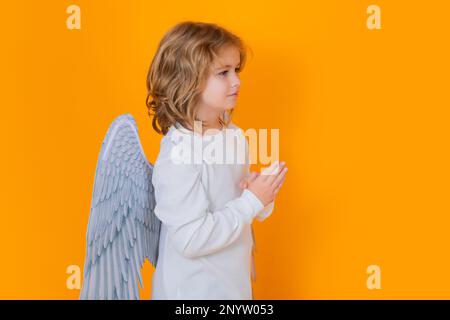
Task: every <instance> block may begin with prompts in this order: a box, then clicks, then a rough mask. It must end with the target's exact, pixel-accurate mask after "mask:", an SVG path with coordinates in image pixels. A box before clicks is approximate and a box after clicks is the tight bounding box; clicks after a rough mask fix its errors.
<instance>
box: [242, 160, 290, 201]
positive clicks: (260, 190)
mask: <svg viewBox="0 0 450 320" xmlns="http://www.w3.org/2000/svg"><path fill="white" fill-rule="evenodd" d="M287 171H288V168H287V167H286V162H284V161H283V162H281V163H280V164H279V166H278V162H277V161H276V162H274V163H272V165H271V166H269V167H268V168H265V169H264V170H263V171H262V173H261V174H259V173H258V172H252V173H251V174H250V176H249V177H248V178H247V179H246V180H243V181H241V183H240V184H239V186H240V187H241V188H242V189H246V188H248V189H249V190H250V191H251V192H253V193H254V194H255V195H256V196H257V197H258V198H259V200H261V202H262V203H263V205H264V206H266V205H268V204H269V203H271V202H272V201H273V200H274V199H275V197H276V195H277V193H278V191H279V190H280V188H281V186H282V185H283V182H284V180H285V179H286V172H287Z"/></svg>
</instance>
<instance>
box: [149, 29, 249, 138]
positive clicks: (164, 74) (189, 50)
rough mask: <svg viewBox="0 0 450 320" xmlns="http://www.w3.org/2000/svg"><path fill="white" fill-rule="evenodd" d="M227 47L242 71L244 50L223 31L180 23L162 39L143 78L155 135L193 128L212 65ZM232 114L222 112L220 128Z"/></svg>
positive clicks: (241, 44)
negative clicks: (236, 53) (234, 53)
mask: <svg viewBox="0 0 450 320" xmlns="http://www.w3.org/2000/svg"><path fill="white" fill-rule="evenodd" d="M228 45H232V46H234V47H235V48H237V49H238V51H239V54H240V71H242V70H243V68H244V65H245V62H246V60H247V48H248V47H247V46H246V44H245V43H244V42H243V41H242V40H241V39H240V38H239V37H238V36H236V35H234V34H233V33H231V32H230V31H228V30H226V29H224V28H223V27H220V26H218V25H216V24H213V23H205V22H193V21H184V22H181V23H178V24H177V25H175V26H174V27H173V28H172V29H170V30H169V31H168V32H167V33H166V34H165V35H164V36H163V38H162V39H161V41H160V43H159V46H158V49H157V51H156V54H155V56H154V58H153V60H152V62H151V65H150V68H149V71H148V74H147V99H146V105H147V108H148V114H149V116H150V117H152V116H153V120H152V126H153V129H154V130H155V131H156V132H158V133H159V134H163V135H166V134H167V132H168V130H169V128H170V126H172V125H175V124H176V123H177V122H178V123H180V124H181V125H182V126H183V127H185V128H193V127H194V121H195V120H198V117H197V110H196V106H197V105H198V102H199V99H200V95H201V93H202V90H203V88H204V85H205V83H206V80H207V78H208V76H209V74H210V71H211V68H212V64H213V61H215V59H216V58H217V57H218V52H219V51H220V49H221V48H223V47H224V46H228ZM227 112H228V114H227ZM232 112H233V110H232V109H231V110H228V111H225V112H224V114H223V116H222V118H221V119H219V121H220V123H221V125H225V126H227V125H228V123H229V122H230V121H231V114H232Z"/></svg>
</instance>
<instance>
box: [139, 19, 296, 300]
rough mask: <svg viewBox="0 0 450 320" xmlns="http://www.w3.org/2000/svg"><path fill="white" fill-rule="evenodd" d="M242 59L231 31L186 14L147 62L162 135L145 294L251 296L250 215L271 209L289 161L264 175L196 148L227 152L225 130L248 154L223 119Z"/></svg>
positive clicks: (150, 102)
mask: <svg viewBox="0 0 450 320" xmlns="http://www.w3.org/2000/svg"><path fill="white" fill-rule="evenodd" d="M245 61H246V49H245V45H244V44H243V42H242V41H241V39H240V38H238V37H237V36H236V35H234V34H232V33H231V32H229V31H227V30H225V29H224V28H222V27H220V26H218V25H216V24H210V23H202V22H190V21H187V22H182V23H179V24H178V25H176V26H175V27H173V28H172V29H171V30H169V31H168V32H167V33H166V34H165V35H164V37H163V39H162V40H161V42H160V44H159V47H158V49H157V52H156V54H155V57H154V59H153V61H152V63H151V66H150V69H149V72H148V78H147V88H148V97H147V106H148V108H149V114H150V115H151V116H153V121H152V125H153V128H154V130H156V131H157V132H158V133H160V134H162V135H163V138H162V139H161V145H160V153H159V155H158V157H157V160H156V161H155V164H154V169H153V176H152V183H153V186H154V188H155V189H154V190H155V200H156V206H155V214H156V216H157V217H158V218H159V219H160V220H161V222H162V225H161V234H160V242H159V259H158V263H157V266H156V270H155V272H154V275H153V282H152V299H252V298H253V294H252V287H251V278H250V276H251V271H252V270H251V268H252V247H253V243H254V239H253V233H252V221H253V219H254V218H255V219H257V220H259V221H263V220H264V219H266V218H267V217H268V216H269V215H270V214H271V213H272V211H273V208H274V200H275V197H276V195H277V193H278V192H279V190H280V187H281V185H282V184H283V182H284V180H285V177H286V172H287V168H286V166H285V163H284V162H281V163H280V164H279V165H278V163H276V165H275V166H272V167H271V168H270V169H269V170H272V171H271V172H269V173H271V174H259V173H256V172H253V173H250V172H249V163H248V161H245V163H239V162H238V161H234V162H232V163H230V162H224V161H217V160H223V159H220V157H218V156H216V157H215V158H214V157H209V158H208V157H206V156H205V153H204V151H205V150H206V149H209V150H211V149H212V148H215V149H214V150H216V151H217V150H220V148H222V147H224V148H225V154H227V153H228V154H229V153H230V152H231V150H230V149H229V148H228V149H227V147H229V143H228V141H225V142H224V139H223V138H224V137H226V136H227V134H228V132H229V131H231V132H232V133H234V137H235V138H236V139H237V140H240V141H241V142H242V141H245V153H246V159H248V146H247V142H246V139H245V137H244V135H243V133H242V130H241V129H240V128H239V127H237V126H236V125H234V124H233V123H232V121H231V114H232V111H233V108H234V106H235V104H236V100H237V97H238V93H239V89H240V79H239V72H240V71H241V70H242V69H243V67H244V64H245ZM199 123H200V126H198V124H199ZM198 129H200V130H198ZM198 146H200V148H199V147H198ZM233 150H234V149H233ZM233 152H234V151H233ZM238 153H239V150H238ZM196 159H197V161H196Z"/></svg>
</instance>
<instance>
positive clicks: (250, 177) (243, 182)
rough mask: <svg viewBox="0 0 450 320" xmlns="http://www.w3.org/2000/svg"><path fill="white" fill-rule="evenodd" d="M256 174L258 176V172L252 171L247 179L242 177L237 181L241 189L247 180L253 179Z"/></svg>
mask: <svg viewBox="0 0 450 320" xmlns="http://www.w3.org/2000/svg"><path fill="white" fill-rule="evenodd" d="M257 176H259V172H256V171H252V172H251V173H250V175H249V177H248V178H247V179H244V180H242V181H241V182H240V183H239V187H241V189H246V188H247V187H248V184H249V182H251V181H253V180H255V178H256V177H257Z"/></svg>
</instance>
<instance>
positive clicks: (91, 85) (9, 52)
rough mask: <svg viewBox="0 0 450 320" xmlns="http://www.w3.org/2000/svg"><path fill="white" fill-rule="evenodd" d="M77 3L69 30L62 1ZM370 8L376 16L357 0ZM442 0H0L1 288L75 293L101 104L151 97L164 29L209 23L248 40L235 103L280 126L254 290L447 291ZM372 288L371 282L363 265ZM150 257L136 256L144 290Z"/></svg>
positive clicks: (145, 121) (268, 295) (283, 295)
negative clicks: (377, 274) (274, 192)
mask: <svg viewBox="0 0 450 320" xmlns="http://www.w3.org/2000/svg"><path fill="white" fill-rule="evenodd" d="M71 4H77V5H79V6H80V8H81V30H69V29H68V28H67V27H66V19H67V17H68V14H67V13H66V8H67V7H68V6H69V5H71ZM370 4H377V5H379V6H380V8H381V24H382V29H381V30H369V29H368V28H367V27H366V19H367V16H368V15H367V13H366V8H367V6H369V5H370ZM449 11H450V5H449V4H448V2H447V1H437V0H435V1H426V2H418V1H417V2H414V1H381V0H377V1H362V0H360V1H356V0H354V1H338V0H335V1H331V0H330V1H325V0H322V1H234V0H230V1H226V2H211V1H144V0H142V1H136V0H133V1H125V0H123V1H112V0H103V1H100V0H95V1H94V0H91V1H87V0H77V1H62V0H60V1H32V0H29V1H14V2H13V1H9V2H2V5H1V7H0V30H1V31H0V32H1V38H0V39H1V40H0V41H1V42H2V49H1V51H0V61H1V75H2V77H1V84H0V88H1V93H2V94H1V99H2V109H1V110H2V119H3V120H2V125H1V126H0V130H1V134H0V136H1V139H2V143H1V145H2V149H3V150H2V157H1V163H0V167H1V168H2V183H1V192H0V195H1V201H0V206H1V207H0V212H1V223H0V228H1V229H0V243H1V247H0V252H1V255H2V257H1V264H0V298H3V299H13V298H14V299H78V296H79V290H69V289H67V288H66V279H67V277H68V274H66V268H67V266H69V265H79V266H80V267H81V269H82V268H83V263H84V254H85V236H86V228H87V222H88V216H89V208H90V200H91V195H92V187H93V179H94V172H95V166H96V161H97V157H98V154H99V151H100V146H101V142H102V140H103V138H104V135H105V133H106V130H107V128H108V126H109V124H110V123H111V121H112V120H113V119H114V118H115V117H116V116H118V115H119V114H123V113H131V114H132V115H133V116H134V117H135V119H136V121H137V124H138V127H139V133H140V137H141V140H142V143H143V147H144V150H145V152H146V155H147V157H148V159H149V160H150V161H151V162H153V161H154V160H155V159H156V156H157V154H158V151H159V141H160V139H161V137H160V136H158V135H157V134H156V133H155V132H154V131H153V130H152V129H151V125H150V121H149V118H148V116H147V109H146V106H145V96H146V88H145V78H146V74H147V69H148V67H149V64H150V62H151V59H152V57H153V54H154V53H155V50H156V47H157V45H158V42H159V40H160V39H161V37H162V35H163V34H164V33H165V32H166V31H167V30H168V29H169V28H170V27H172V26H173V25H174V24H176V23H178V22H180V21H183V20H198V21H206V22H215V23H219V24H221V25H223V26H225V27H227V28H229V29H230V30H231V31H233V32H235V33H237V34H238V35H239V36H241V37H242V38H243V39H244V40H245V41H247V43H248V44H249V45H250V47H251V48H252V50H253V52H254V56H253V58H250V60H249V62H248V64H247V68H246V69H245V70H244V71H243V73H242V74H241V80H242V87H241V95H240V97H239V99H238V103H237V105H236V112H235V114H234V121H235V122H236V123H237V124H238V125H239V126H241V127H242V128H244V129H246V128H279V129H280V142H281V147H280V158H281V159H282V160H286V161H287V165H288V167H289V173H288V177H287V179H286V182H285V184H284V185H283V188H282V190H281V192H280V194H279V196H278V198H277V200H276V208H275V210H274V212H273V215H272V216H271V217H270V218H269V219H268V220H266V221H264V222H263V223H260V222H257V221H255V223H254V228H255V232H256V237H257V254H256V263H257V281H256V283H254V291H255V298H256V299H318V298H322V299H347V298H358V299H392V298H405V299H408V298H413V299H415V298H424V299H429V298H438V299H441V298H442V299H443V298H446V299H448V298H450V277H449V276H448V272H449V270H450V255H449V251H448V247H449V245H450V238H449V223H450V218H449V212H450V210H449V207H450V206H449V151H448V141H449V109H448V108H449V106H450V103H449V100H450V99H449V92H448V89H449V80H448V79H449V74H450V73H449V71H450V70H449V59H448V57H449V56H450V53H449V48H448V35H449V29H450V27H449V25H448V12H449ZM372 264H375V265H378V266H380V268H381V286H382V288H381V289H379V290H369V289H368V288H367V287H366V279H367V277H368V274H367V273H366V268H367V267H368V266H369V265H372ZM152 272H153V268H152V267H151V265H150V264H149V263H148V262H147V263H146V264H145V266H144V269H143V273H144V281H145V283H144V284H145V289H144V290H141V292H142V297H143V298H144V299H148V298H150V289H151V276H152Z"/></svg>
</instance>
